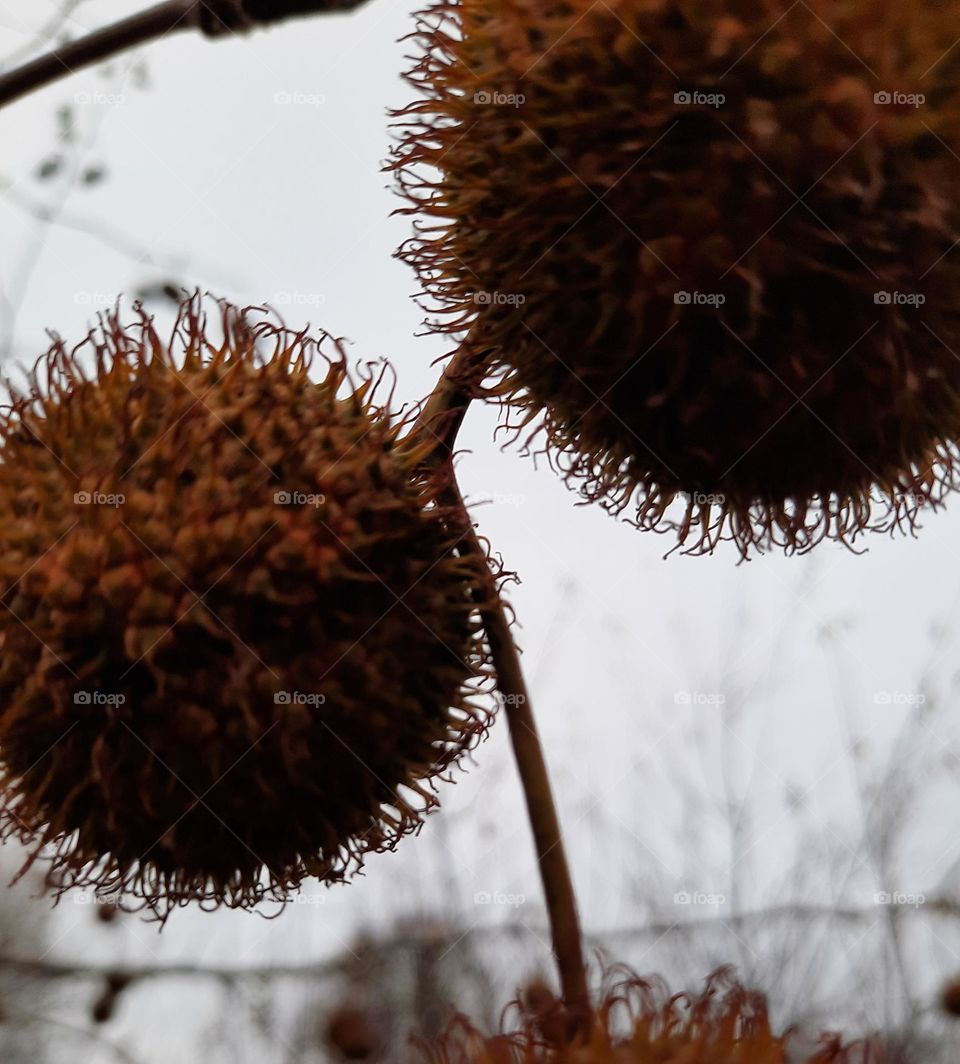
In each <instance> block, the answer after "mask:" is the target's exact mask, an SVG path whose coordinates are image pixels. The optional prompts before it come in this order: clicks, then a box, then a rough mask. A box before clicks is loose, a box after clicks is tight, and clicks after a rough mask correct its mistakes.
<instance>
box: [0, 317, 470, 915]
mask: <svg viewBox="0 0 960 1064" xmlns="http://www.w3.org/2000/svg"><path fill="white" fill-rule="evenodd" d="M213 326H215V328H214V327H213ZM327 342H328V338H326V337H324V338H321V339H320V340H315V339H311V338H310V337H309V336H308V335H306V334H305V333H292V332H290V331H288V330H287V329H285V328H283V327H282V326H280V325H278V324H276V323H274V322H273V321H272V320H270V318H269V316H265V315H264V313H263V312H259V314H258V312H253V311H249V312H240V311H238V310H236V309H235V308H233V307H230V306H229V305H226V304H219V305H218V308H217V309H216V314H215V320H214V321H213V322H211V321H210V319H209V318H208V314H207V309H206V306H205V304H204V303H203V302H202V301H201V300H200V299H199V298H198V297H195V298H193V299H190V300H188V301H187V302H185V303H184V304H183V306H182V307H181V308H180V311H179V315H178V318H177V321H176V325H175V327H174V329H173V333H172V337H171V339H170V340H169V342H164V341H162V340H161V338H160V337H159V335H158V334H157V332H156V330H155V328H154V326H153V324H152V321H151V320H150V319H149V318H148V317H147V316H146V314H145V313H144V312H143V310H142V309H141V310H140V312H139V321H138V322H137V323H136V324H135V325H134V326H133V327H128V328H124V327H122V326H121V324H120V322H119V321H118V320H117V318H116V317H115V316H113V315H108V316H106V317H105V318H104V319H103V320H102V321H101V326H100V328H99V329H98V330H95V331H93V332H91V334H90V335H89V336H88V337H87V339H86V341H85V342H84V343H83V344H81V345H80V346H79V347H78V348H76V349H74V350H68V349H67V347H66V346H65V344H64V343H63V341H62V340H60V339H56V340H55V342H54V344H53V347H52V349H51V350H50V352H49V353H48V355H47V356H46V357H45V358H44V359H42V360H41V361H40V363H38V365H37V367H35V369H34V371H33V372H32V374H31V375H30V377H29V383H28V385H27V386H25V387H22V388H20V389H19V390H18V389H13V393H12V398H11V401H10V404H9V406H8V407H6V408H4V409H3V410H2V411H0V588H2V599H0V602H2V607H3V608H2V609H0V647H2V654H0V787H2V794H3V832H4V833H5V835H6V836H16V837H18V838H19V839H21V840H22V841H23V842H24V843H26V844H27V845H28V846H30V847H32V849H33V851H34V855H35V856H37V855H42V856H44V857H49V858H50V859H51V861H52V874H51V876H50V877H48V878H50V879H51V881H55V882H56V883H58V884H59V891H60V892H62V891H64V890H67V889H69V888H71V887H85V888H88V889H91V888H92V889H93V890H95V891H96V892H97V893H98V894H99V895H103V896H109V897H111V898H114V897H117V898H121V899H122V900H123V901H124V903H125V905H127V906H129V905H130V904H131V903H134V902H139V904H140V905H143V904H146V905H148V906H149V907H151V908H152V909H153V910H154V911H155V912H156V913H157V914H158V915H161V916H165V915H167V914H168V913H169V911H170V909H171V908H172V907H174V906H176V905H178V904H185V903H188V902H190V901H193V900H199V901H201V902H203V903H206V904H207V905H209V906H211V907H213V906H216V905H219V904H226V905H230V906H235V907H248V906H252V905H255V904H257V903H258V902H260V901H262V900H265V899H266V900H273V901H277V902H280V903H283V902H284V901H286V900H288V899H289V897H290V893H291V891H293V890H294V889H296V887H297V886H298V885H299V884H300V883H301V881H302V880H303V879H304V878H305V877H308V876H309V877H316V878H318V879H319V880H321V881H324V882H326V883H331V882H335V881H339V880H342V879H344V878H346V877H347V876H348V875H349V874H351V873H352V872H354V871H355V870H356V869H357V868H359V867H360V865H361V864H362V861H363V858H364V856H365V855H366V854H369V853H370V852H373V851H380V850H384V849H392V848H393V847H394V846H395V845H396V843H397V841H398V840H399V839H400V838H401V837H402V836H403V835H405V834H407V833H408V832H410V831H413V830H415V829H416V828H417V827H418V826H419V825H420V824H421V821H422V816H423V814H424V813H425V812H426V811H427V810H428V809H429V808H430V807H432V806H433V805H435V804H436V796H435V793H434V788H433V786H432V784H433V782H434V781H435V780H436V779H437V778H438V777H439V776H440V775H441V774H442V773H444V771H445V770H446V769H448V768H449V767H451V766H452V765H453V764H454V763H455V762H456V761H457V759H458V758H459V757H460V756H461V755H462V754H463V753H464V752H466V751H467V750H468V749H469V748H471V747H472V746H473V745H474V744H475V743H476V742H477V741H478V739H479V738H480V737H481V736H482V735H483V734H484V732H485V729H486V725H487V723H488V720H487V714H486V713H485V712H484V710H483V708H482V704H478V703H477V702H476V700H475V698H474V697H473V696H475V695H476V693H477V690H478V688H479V686H480V685H482V684H483V682H484V680H485V676H486V673H487V672H488V663H487V657H486V651H485V648H484V643H483V641H482V637H481V634H480V625H479V621H478V618H477V615H476V609H475V605H474V602H473V601H472V599H471V594H473V593H475V589H476V586H477V584H476V581H477V579H479V577H478V574H477V572H476V567H475V564H474V563H471V562H470V561H469V560H468V559H465V558H463V557H461V556H460V554H459V552H458V538H457V536H456V535H455V534H454V533H453V531H452V528H451V524H450V521H449V514H447V513H446V512H445V511H444V509H443V508H442V507H439V506H437V505H436V504H435V503H434V502H433V501H432V499H433V496H434V495H435V487H436V486H435V485H433V486H431V485H430V484H429V483H427V482H426V481H425V480H424V479H423V476H422V475H421V474H418V473H417V472H416V470H417V469H418V468H419V467H420V465H421V462H420V458H421V456H419V455H418V453H417V449H416V447H414V446H413V445H411V444H410V443H409V439H408V437H407V436H406V435H405V432H404V425H403V423H402V421H398V420H397V419H396V418H395V417H392V416H391V415H390V413H389V412H388V411H387V410H385V409H382V408H380V407H379V406H377V405H376V403H375V398H374V397H375V392H376V384H377V382H376V381H374V380H373V379H372V377H371V376H370V375H368V377H367V379H365V380H364V381H363V382H362V383H361V384H360V385H359V386H357V385H356V384H355V383H354V382H353V381H352V379H351V377H350V375H349V373H348V371H347V367H346V363H345V361H344V357H343V354H342V351H341V350H340V348H339V345H335V346H336V350H335V351H334V352H333V353H332V354H330V355H327V354H324V353H323V351H324V345H326V343H327ZM314 370H316V372H313V371H314Z"/></svg>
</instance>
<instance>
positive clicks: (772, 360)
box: [393, 0, 960, 556]
mask: <svg viewBox="0 0 960 1064" xmlns="http://www.w3.org/2000/svg"><path fill="white" fill-rule="evenodd" d="M951 14H957V15H960V4H957V3H954V2H953V0H951V2H950V3H948V4H947V5H946V7H945V6H944V5H943V4H939V3H937V4H935V3H932V2H931V0H922V2H920V3H917V4H913V5H904V4H895V3H893V2H891V0H870V2H862V3H850V4H841V3H835V2H833V0H813V2H811V3H809V4H804V5H799V6H798V7H796V8H795V9H791V10H790V11H788V12H786V13H784V11H783V9H782V5H777V4H774V3H772V2H771V0H747V2H738V3H732V2H731V0H680V2H671V3H668V2H667V0H609V2H607V3H599V4H597V3H594V2H593V0H548V2H543V3H541V2H536V3H534V2H532V0H497V2H496V3H494V2H492V0H438V2H436V3H435V4H433V5H432V6H431V7H430V8H429V9H428V10H427V11H425V12H423V13H422V14H421V18H420V26H419V30H418V32H417V33H416V34H415V37H416V38H417V41H418V43H419V55H418V59H417V63H416V66H415V67H414V68H413V70H412V71H411V73H410V75H409V78H410V80H411V81H412V82H413V84H414V85H415V86H416V87H417V88H418V90H419V91H420V94H421V97H422V98H421V99H420V100H419V101H418V102H416V103H414V104H412V105H411V106H409V107H408V108H406V109H405V110H404V111H401V112H399V114H400V116H401V122H402V125H401V126H400V130H401V138H402V139H401V144H400V146H399V148H398V150H397V152H396V156H395V159H394V162H393V167H394V169H396V170H397V171H398V173H399V175H400V183H401V188H402V191H403V192H404V194H405V195H406V196H407V197H408V199H409V200H410V201H411V205H410V206H409V207H408V208H406V210H407V211H408V213H411V214H414V215H415V216H417V217H418V222H417V227H416V235H415V237H414V238H413V239H412V240H411V241H409V242H408V243H407V244H406V245H405V246H404V247H403V248H401V251H400V254H401V256H402V257H404V258H406V259H407V260H408V261H409V262H410V263H412V264H413V266H414V267H415V268H416V270H417V271H418V273H419V276H420V278H421V281H422V283H423V286H424V289H425V291H426V293H427V294H428V296H429V297H430V301H431V305H432V309H433V311H434V320H433V321H432V323H431V325H432V327H433V328H435V329H436V330H438V331H448V332H451V333H454V334H456V335H457V336H458V338H459V339H460V340H461V341H462V342H463V343H464V344H465V345H466V348H467V350H468V351H470V352H471V353H472V354H473V355H474V356H475V357H476V359H478V360H479V361H480V362H481V363H482V364H484V365H485V367H486V370H487V372H488V387H489V389H490V391H491V392H492V393H493V394H494V395H498V396H499V397H501V399H503V400H505V401H508V402H509V403H510V404H511V405H512V406H513V409H514V410H515V412H516V413H515V418H516V420H514V422H513V425H514V427H515V428H516V430H517V433H518V434H522V435H523V437H524V438H525V439H526V440H527V443H528V445H532V443H533V441H534V440H536V439H538V438H541V434H542V433H543V434H545V437H544V438H545V441H546V442H545V445H544V446H545V447H546V450H547V452H548V453H549V454H550V455H551V456H552V457H553V458H554V459H555V461H556V463H557V465H558V466H559V467H560V468H561V469H562V471H563V472H564V474H565V476H566V478H567V479H568V481H569V482H570V483H571V484H573V485H575V486H577V487H578V488H579V489H580V491H581V492H582V494H583V496H584V497H585V498H586V499H587V500H593V501H599V502H601V503H602V504H603V505H605V506H606V507H608V508H609V509H611V510H612V511H614V512H617V513H619V512H621V511H622V510H623V509H624V508H625V507H627V506H628V505H630V504H635V505H636V507H637V509H636V517H635V521H636V523H637V524H638V525H639V526H640V527H642V528H652V529H660V530H669V531H671V532H672V533H673V534H674V535H676V537H677V539H678V543H679V544H681V545H683V546H684V547H685V549H686V550H688V551H691V552H704V551H710V550H712V549H713V548H714V546H715V545H716V544H717V543H718V542H720V541H721V540H722V539H726V538H730V539H733V540H734V541H735V542H736V544H737V545H738V547H739V549H740V551H741V552H742V553H743V554H744V555H745V556H746V555H747V554H748V553H750V552H752V550H753V549H754V548H756V549H764V548H769V547H772V546H782V547H785V548H786V549H787V550H799V551H802V550H805V549H808V548H809V547H811V546H812V545H814V544H815V543H817V542H819V541H821V540H823V539H827V538H831V539H839V540H841V541H843V542H846V543H848V544H849V543H851V542H853V541H854V540H855V539H856V537H857V535H858V534H859V533H860V532H863V531H865V530H868V529H871V530H876V529H885V530H893V529H894V528H904V529H910V530H912V529H913V528H914V527H915V525H916V521H917V512H918V510H919V509H920V507H921V506H923V505H930V506H932V507H936V506H938V505H940V503H941V502H942V500H943V497H944V495H945V494H946V493H947V492H948V490H951V489H952V487H953V485H954V479H955V463H956V460H957V453H958V451H957V439H958V435H960V395H958V393H960V358H958V352H960V315H958V309H957V308H958V301H957V292H958V291H960V249H957V248H956V247H955V244H956V243H957V241H958V240H960V206H958V201H957V196H956V190H955V185H956V177H957V172H958V171H957V166H958V163H957V158H956V155H955V153H956V152H957V151H960V97H958V85H960V81H958V69H960V54H958V53H957V51H956V49H954V47H953V46H954V41H955V35H954V33H953V29H952V27H953V23H954V21H955V20H954V19H952V18H951V17H950V16H951ZM921 299H922V300H923V302H922V303H920V300H921Z"/></svg>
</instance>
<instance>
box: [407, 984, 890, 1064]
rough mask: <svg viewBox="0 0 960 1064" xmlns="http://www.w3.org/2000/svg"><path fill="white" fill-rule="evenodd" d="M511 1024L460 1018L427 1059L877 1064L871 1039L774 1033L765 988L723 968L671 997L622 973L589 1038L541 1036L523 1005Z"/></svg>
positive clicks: (469, 1063)
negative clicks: (803, 1045)
mask: <svg viewBox="0 0 960 1064" xmlns="http://www.w3.org/2000/svg"><path fill="white" fill-rule="evenodd" d="M518 1011H519V1016H520V1022H519V1025H518V1027H517V1029H516V1030H513V1031H511V1032H510V1033H507V1034H502V1035H498V1036H496V1037H493V1038H488V1037H485V1036H484V1035H482V1034H481V1033H480V1032H479V1031H478V1030H476V1029H475V1028H474V1027H473V1026H472V1025H471V1024H470V1023H469V1022H468V1021H467V1020H465V1019H464V1018H461V1019H459V1020H458V1021H457V1022H456V1023H455V1024H454V1025H453V1027H452V1028H451V1029H450V1031H449V1032H448V1033H447V1034H446V1036H445V1037H443V1038H442V1039H440V1040H439V1041H438V1042H437V1043H435V1044H433V1045H426V1046H424V1047H423V1048H424V1057H425V1059H426V1060H428V1061H430V1064H828V1062H829V1064H881V1060H882V1056H881V1055H880V1054H879V1052H878V1051H877V1049H876V1047H875V1046H873V1045H870V1044H862V1043H861V1044H857V1045H852V1046H847V1047H845V1046H844V1045H843V1044H842V1042H841V1040H840V1039H839V1038H837V1037H835V1036H831V1035H825V1036H823V1037H822V1038H820V1039H819V1043H818V1047H817V1048H815V1049H813V1050H810V1051H809V1052H807V1051H804V1050H802V1049H800V1048H799V1046H798V1044H797V1041H796V1039H795V1038H794V1037H792V1036H791V1035H790V1034H787V1035H777V1034H775V1033H774V1031H773V1028H772V1026H771V1024H770V1020H769V1018H768V1015H767V1005H766V1001H765V999H764V997H763V995H762V994H758V993H756V992H751V991H747V990H745V989H744V988H743V987H741V986H740V985H739V984H738V983H737V982H736V981H735V980H734V979H732V977H731V975H730V973H729V971H728V970H721V971H719V972H717V973H715V974H714V975H713V976H712V977H711V978H710V979H709V980H708V982H707V987H706V990H705V991H704V992H703V993H702V994H700V995H693V996H688V995H684V994H679V995H674V996H672V997H671V996H669V995H668V994H667V992H666V989H665V987H664V986H663V985H662V984H660V983H651V982H648V981H645V980H643V979H639V978H637V977H635V976H632V975H631V976H628V977H627V978H622V979H621V980H619V981H618V982H617V983H616V984H614V985H611V986H610V987H609V988H608V989H607V991H606V992H605V994H604V996H603V998H602V1000H601V1002H600V1004H599V1007H598V1008H597V1011H596V1015H595V1023H594V1026H593V1029H592V1031H591V1032H590V1035H589V1037H588V1038H587V1039H586V1040H585V1041H583V1040H578V1041H575V1042H572V1043H570V1042H566V1043H563V1044H560V1043H557V1042H556V1041H554V1040H550V1039H546V1040H545V1039H544V1037H543V1035H542V1032H541V1030H540V1025H539V1021H538V1017H537V1016H536V1014H532V1013H530V1012H529V1011H528V1010H527V1009H525V1008H523V1006H522V1003H521V1007H520V1009H519V1010H518Z"/></svg>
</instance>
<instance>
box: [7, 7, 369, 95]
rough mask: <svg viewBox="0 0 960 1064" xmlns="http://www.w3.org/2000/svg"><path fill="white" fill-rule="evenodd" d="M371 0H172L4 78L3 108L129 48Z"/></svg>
mask: <svg viewBox="0 0 960 1064" xmlns="http://www.w3.org/2000/svg"><path fill="white" fill-rule="evenodd" d="M366 2H367V0H167V2H166V3H161V4H156V5H155V6H154V7H150V8H147V10H145V11H141V12H139V13H138V14H136V15H131V16H130V17H129V18H125V19H122V20H121V21H120V22H115V23H113V24H112V25H110V26H106V27H105V28H103V29H100V30H95V31H94V32H93V33H90V34H87V35H86V36H84V37H81V38H80V39H79V40H76V41H71V42H70V43H68V44H65V45H63V47H61V48H57V49H55V50H54V51H52V52H48V53H47V54H46V55H42V56H40V57H39V58H38V59H34V60H32V61H31V62H29V63H25V64H24V65H23V66H20V67H17V68H16V69H15V70H10V71H8V72H6V73H2V74H0V107H4V106H6V105H7V104H8V103H12V102H13V101H14V100H18V99H20V97H22V96H26V95H27V93H30V92H33V91H34V90H35V89H40V88H42V87H43V86H45V85H50V84H52V83H53V82H55V81H58V80H59V79H60V78H64V77H67V76H68V75H70V74H73V73H76V72H77V71H79V70H83V69H84V68H85V67H89V66H92V65H93V64H95V63H100V62H102V61H103V60H105V59H110V58H111V57H112V56H115V55H118V54H119V53H121V52H125V51H127V50H129V49H130V48H135V47H137V46H138V45H141V44H145V43H147V42H148V41H153V40H159V39H160V38H162V37H167V36H170V35H171V34H173V33H179V32H182V31H183V30H199V31H201V32H202V33H204V34H206V35H207V36H208V37H221V36H227V35H231V34H235V33H241V32H243V31H245V30H249V29H252V28H253V27H254V26H258V25H263V26H265V25H269V24H270V23H274V22H281V21H282V20H284V19H287V18H292V17H295V16H298V15H316V14H331V13H333V12H338V11H351V10H353V9H354V8H357V7H360V6H361V5H363V4H364V3H366Z"/></svg>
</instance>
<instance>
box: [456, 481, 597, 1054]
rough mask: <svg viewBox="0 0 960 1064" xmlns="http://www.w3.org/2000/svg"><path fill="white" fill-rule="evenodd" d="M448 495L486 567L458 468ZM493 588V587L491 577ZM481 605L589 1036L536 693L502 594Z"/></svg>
mask: <svg viewBox="0 0 960 1064" xmlns="http://www.w3.org/2000/svg"><path fill="white" fill-rule="evenodd" d="M445 494H446V495H447V497H448V501H450V503H451V504H452V505H453V506H455V507H456V510H457V512H458V514H459V518H460V522H461V524H462V532H463V536H464V538H463V540H462V542H461V549H462V550H463V551H464V553H465V554H467V555H470V556H472V557H475V558H477V559H478V561H480V562H481V564H483V565H484V566H486V565H487V561H486V559H487V554H486V551H485V550H484V548H483V546H482V544H481V543H480V540H479V538H478V536H477V533H476V530H475V528H474V525H473V521H472V520H471V518H470V515H469V513H468V512H467V508H466V505H465V504H464V502H463V498H462V496H461V495H460V490H459V488H458V487H457V484H456V480H455V479H454V476H453V471H452V469H451V471H450V481H449V484H448V486H447V488H446V489H445ZM488 572H489V570H488ZM490 583H491V585H492V584H493V583H494V580H493V576H492V574H491V575H490ZM477 605H478V608H479V611H480V615H481V618H482V620H483V625H484V628H485V629H486V633H487V639H488V641H489V644H490V652H491V657H492V659H493V664H494V668H495V670H496V674H497V688H498V693H499V697H500V700H501V703H502V705H503V711H504V713H505V714H506V717H507V724H508V726H509V729H510V742H511V744H512V746H513V754H514V759H515V761H516V763H517V771H518V773H519V776H520V783H521V786H522V787H523V794H524V799H525V801H526V805H527V815H528V817H529V819H530V827H531V829H532V831H533V841H534V845H535V847H536V851H537V861H538V867H539V870H540V879H541V881H542V883H543V893H544V897H545V899H546V903H547V915H548V918H549V922H550V933H551V937H552V940H553V952H554V956H555V958H556V961H557V968H558V971H559V975H560V986H561V989H562V992H563V1000H564V1004H565V1006H566V1009H567V1013H568V1015H569V1018H570V1021H571V1024H570V1026H571V1032H570V1033H571V1035H574V1034H576V1033H578V1032H580V1033H585V1032H586V1031H587V1030H588V1028H589V1023H590V1015H591V1010H590V995H589V991H588V989H587V971H586V965H585V964H584V959H583V935H582V932H581V928H580V916H579V913H578V912H577V900H576V894H575V893H574V889H573V879H572V877H571V875H570V866H569V864H568V863H567V856H566V851H565V849H564V845H563V833H562V831H561V829H560V818H559V816H558V815H557V806H556V802H555V801H554V798H553V789H552V787H551V785H550V774H549V772H548V770H547V762H546V758H545V757H544V753H543V746H542V744H541V742H540V734H539V732H538V730H537V724H536V720H535V719H534V716H533V706H532V704H531V701H530V692H529V691H528V690H527V684H526V680H525V679H524V676H523V670H522V668H521V665H520V656H519V654H518V652H517V646H516V643H515V642H514V640H513V635H512V633H511V630H510V622H509V620H508V618H507V612H506V608H505V606H504V602H503V599H502V597H501V596H500V594H499V592H498V591H497V589H496V588H495V587H494V588H493V594H483V593H480V594H478V595H477Z"/></svg>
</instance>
